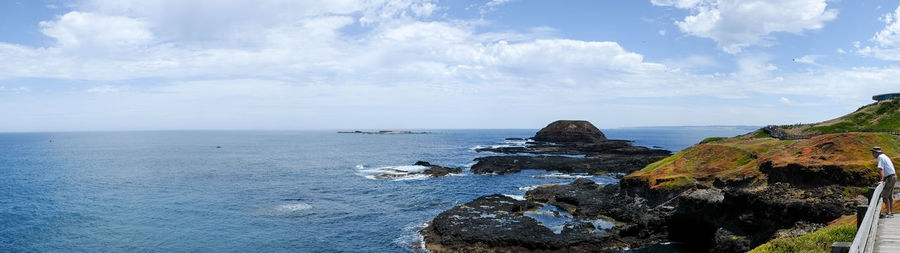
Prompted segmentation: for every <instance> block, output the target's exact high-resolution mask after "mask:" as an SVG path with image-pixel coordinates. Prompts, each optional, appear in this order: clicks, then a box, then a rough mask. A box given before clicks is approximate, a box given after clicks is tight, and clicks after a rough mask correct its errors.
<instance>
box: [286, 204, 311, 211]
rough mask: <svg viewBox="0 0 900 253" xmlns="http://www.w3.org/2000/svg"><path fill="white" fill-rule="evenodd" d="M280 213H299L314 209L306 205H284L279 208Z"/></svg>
mask: <svg viewBox="0 0 900 253" xmlns="http://www.w3.org/2000/svg"><path fill="white" fill-rule="evenodd" d="M277 209H278V211H282V212H298V211H303V210H309V209H312V206H311V205H309V204H306V203H293V204H284V205H280V206H278V208H277Z"/></svg>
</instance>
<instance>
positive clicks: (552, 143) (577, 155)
mask: <svg viewBox="0 0 900 253" xmlns="http://www.w3.org/2000/svg"><path fill="white" fill-rule="evenodd" d="M532 140H534V141H533V142H529V143H528V144H527V145H526V146H524V147H493V148H479V149H476V150H475V151H477V152H493V153H503V154H527V155H515V156H487V157H481V158H477V159H475V162H476V164H475V165H473V166H472V172H473V173H476V174H507V173H515V172H519V171H521V170H523V169H541V170H555V171H560V172H566V173H573V172H578V173H591V174H602V173H609V172H614V173H630V172H632V171H635V170H638V169H641V168H643V167H644V166H646V165H647V164H650V163H652V162H655V161H658V160H660V159H663V158H665V157H667V156H669V155H671V154H672V153H671V152H669V151H666V150H660V149H649V148H646V147H640V146H633V145H631V143H630V142H628V141H622V140H608V139H606V136H605V135H604V134H603V132H601V131H600V130H599V129H597V127H595V126H594V125H593V124H591V123H590V122H587V121H583V120H559V121H555V122H553V123H551V124H550V125H548V126H547V127H545V128H543V129H541V130H540V131H538V132H537V134H536V135H535V136H534V137H533V138H532Z"/></svg>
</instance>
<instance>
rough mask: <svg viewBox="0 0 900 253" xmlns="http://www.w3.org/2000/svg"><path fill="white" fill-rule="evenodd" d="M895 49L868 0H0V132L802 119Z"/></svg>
mask: <svg viewBox="0 0 900 253" xmlns="http://www.w3.org/2000/svg"><path fill="white" fill-rule="evenodd" d="M898 61H900V2H897V1H884V0H869V1H850V0H744V1H735V0H606V1H595V0H583V1H578V0H571V1H537V0H454V1H449V0H444V1H441V0H330V1H316V0H255V1H220V0H194V1H183V0H84V1H57V0H31V1H25V0H21V1H16V0H5V1H0V132H31V131H105V130H177V129H260V130H294V129H296V130H303V129H459V128H466V129H488V128H527V129H536V128H541V127H543V126H545V125H547V124H548V123H550V122H552V121H554V120H558V119H584V120H590V121H591V122H593V123H594V124H595V125H597V126H598V127H600V128H617V127H635V126H698V125H760V126H761V125H768V124H795V123H814V122H819V121H824V120H828V119H831V118H835V117H839V116H841V115H844V114H847V113H850V112H852V111H854V110H856V109H857V108H859V107H860V106H863V105H866V104H869V103H872V102H873V101H872V96H873V95H876V94H882V93H892V92H900V78H898V77H900V66H898Z"/></svg>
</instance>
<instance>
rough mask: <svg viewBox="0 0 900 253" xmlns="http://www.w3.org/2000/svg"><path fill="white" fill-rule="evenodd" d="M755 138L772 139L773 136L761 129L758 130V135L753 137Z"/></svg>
mask: <svg viewBox="0 0 900 253" xmlns="http://www.w3.org/2000/svg"><path fill="white" fill-rule="evenodd" d="M753 138H772V135H771V134H769V133H768V132H766V131H764V130H762V129H760V130H756V134H755V135H753Z"/></svg>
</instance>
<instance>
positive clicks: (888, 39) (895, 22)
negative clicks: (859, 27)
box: [854, 6, 900, 61]
mask: <svg viewBox="0 0 900 253" xmlns="http://www.w3.org/2000/svg"><path fill="white" fill-rule="evenodd" d="M879 20H881V21H882V22H884V23H885V26H884V28H883V29H881V31H878V32H877V33H875V36H873V37H872V39H871V41H872V42H874V45H872V46H866V47H861V45H860V43H859V42H855V43H854V46H855V47H856V48H857V52H858V53H859V54H862V55H866V56H871V57H875V58H878V59H882V60H890V61H900V6H898V7H897V9H895V10H894V12H893V13H887V14H884V15H883V16H881V18H879Z"/></svg>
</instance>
